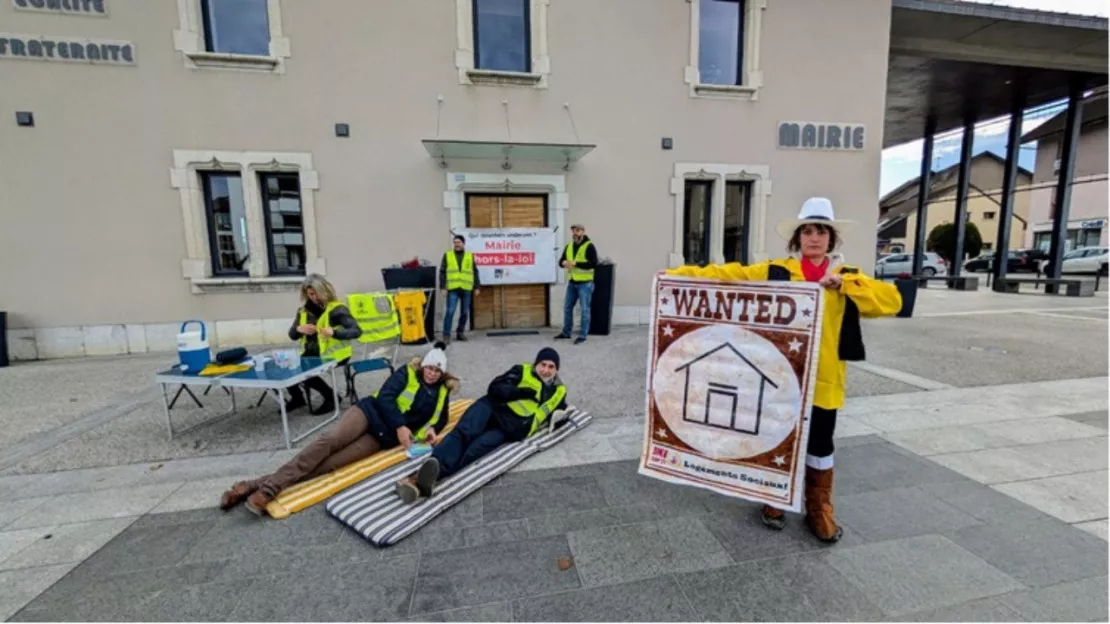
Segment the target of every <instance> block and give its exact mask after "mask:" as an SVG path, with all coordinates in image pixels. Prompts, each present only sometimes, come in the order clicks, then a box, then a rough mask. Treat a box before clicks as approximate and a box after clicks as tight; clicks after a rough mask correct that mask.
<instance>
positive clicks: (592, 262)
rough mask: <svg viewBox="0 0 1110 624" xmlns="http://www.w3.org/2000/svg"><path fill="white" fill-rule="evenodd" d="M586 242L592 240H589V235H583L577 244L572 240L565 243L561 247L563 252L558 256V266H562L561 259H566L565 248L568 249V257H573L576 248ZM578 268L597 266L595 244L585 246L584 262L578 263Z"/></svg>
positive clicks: (588, 268)
mask: <svg viewBox="0 0 1110 624" xmlns="http://www.w3.org/2000/svg"><path fill="white" fill-rule="evenodd" d="M588 242H592V241H590V237H589V236H583V237H582V242H581V243H580V244H578V245H575V244H574V241H573V240H571V241H570V242H569V243H567V246H566V247H563V254H562V255H561V256H559V266H563V261H564V260H566V259H567V249H570V257H571V258H574V257H575V255H577V254H578V248H579V247H581V246H582V245H585V244H586V243H588ZM578 268H580V269H584V270H587V271H589V270H591V269H596V268H597V245H592V244H591V245H590V246H589V247H587V248H586V262H584V263H582V264H579V265H578Z"/></svg>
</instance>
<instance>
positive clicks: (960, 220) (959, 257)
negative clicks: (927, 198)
mask: <svg viewBox="0 0 1110 624" xmlns="http://www.w3.org/2000/svg"><path fill="white" fill-rule="evenodd" d="M974 143H975V117H974V116H972V115H968V117H967V120H966V121H965V122H964V138H963V143H961V144H960V177H959V181H958V183H957V184H956V214H955V215H954V216H953V220H952V223H954V224H956V253H955V254H953V257H952V266H951V268H949V270H948V274H949V275H951V276H952V277H959V276H960V271H961V270H963V266H964V236H965V235H966V233H967V191H968V186H969V185H970V184H971V148H972V145H974Z"/></svg>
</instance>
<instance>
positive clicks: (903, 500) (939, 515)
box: [835, 487, 981, 542]
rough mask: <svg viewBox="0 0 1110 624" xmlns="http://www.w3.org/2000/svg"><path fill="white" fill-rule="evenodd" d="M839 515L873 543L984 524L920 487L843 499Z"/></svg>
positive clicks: (850, 496) (840, 518) (863, 494)
mask: <svg viewBox="0 0 1110 624" xmlns="http://www.w3.org/2000/svg"><path fill="white" fill-rule="evenodd" d="M835 512H836V518H837V521H838V522H839V523H842V524H847V525H848V526H849V527H851V528H852V530H853V531H855V532H856V533H858V534H859V535H860V537H862V538H863V539H865V540H867V541H870V542H874V541H880V540H888V539H895V538H899V537H911V536H914V535H925V534H927V533H939V532H941V531H945V530H956V529H962V528H964V527H969V526H978V525H979V524H981V522H980V521H979V520H977V519H975V518H974V517H973V516H971V515H968V514H966V513H964V512H962V511H960V510H959V509H956V508H955V507H953V506H952V505H949V504H948V503H945V502H944V501H942V500H940V499H939V498H937V497H935V496H933V495H931V494H929V493H927V492H926V491H924V490H923V489H921V488H919V487H911V488H897V489H893V490H885V491H883V492H863V493H860V494H852V495H849V496H840V497H839V498H838V499H837V501H836V507H835Z"/></svg>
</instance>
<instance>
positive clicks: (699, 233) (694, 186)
mask: <svg viewBox="0 0 1110 624" xmlns="http://www.w3.org/2000/svg"><path fill="white" fill-rule="evenodd" d="M712 193H713V183H712V182H694V181H688V182H686V205H685V210H684V213H685V214H684V215H683V216H684V218H683V224H684V225H683V227H684V229H685V231H684V232H683V235H684V239H683V244H682V257H683V259H684V260H685V262H686V264H700V265H705V264H709V210H710V204H709V202H710V197H711V196H712Z"/></svg>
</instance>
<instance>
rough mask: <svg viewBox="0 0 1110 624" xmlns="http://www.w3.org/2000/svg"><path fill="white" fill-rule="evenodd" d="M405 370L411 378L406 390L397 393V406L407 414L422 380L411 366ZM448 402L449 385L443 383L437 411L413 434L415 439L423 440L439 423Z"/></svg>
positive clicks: (440, 387)
mask: <svg viewBox="0 0 1110 624" xmlns="http://www.w3.org/2000/svg"><path fill="white" fill-rule="evenodd" d="M405 370H407V371H408V373H409V379H408V382H407V383H406V384H405V389H404V391H403V392H401V394H399V395H397V408H398V409H399V410H401V413H402V414H407V413H408V411H409V410H410V409H412V402H413V401H414V400H416V393H417V392H419V391H420V380H419V379H417V378H416V371H415V370H413V369H412V367H411V366H405ZM374 398H378V393H377V392H375V393H374ZM446 404H447V386H445V385H442V384H441V385H440V386H439V398H438V399H437V400H436V411H435V412H433V413H432V417H431V418H430V419H429V420H428V422H427V424H425V425H424V426H423V427H421V428H420V430H419V431H417V432H416V433H414V434H413V435H412V439H413V441H416V442H423V441H424V436H426V435H428V429H431V428H432V427H435V426H437V425H439V418H440V416H442V415H443V406H444V405H446Z"/></svg>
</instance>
